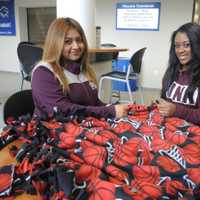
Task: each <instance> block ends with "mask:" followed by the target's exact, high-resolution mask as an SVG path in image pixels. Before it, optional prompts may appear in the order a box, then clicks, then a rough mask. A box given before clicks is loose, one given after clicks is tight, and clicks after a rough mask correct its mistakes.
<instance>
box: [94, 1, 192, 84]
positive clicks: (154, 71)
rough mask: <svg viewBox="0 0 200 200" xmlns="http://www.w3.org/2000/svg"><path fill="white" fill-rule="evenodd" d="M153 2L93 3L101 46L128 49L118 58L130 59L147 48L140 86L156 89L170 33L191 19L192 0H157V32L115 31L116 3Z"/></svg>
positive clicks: (165, 57) (166, 57)
mask: <svg viewBox="0 0 200 200" xmlns="http://www.w3.org/2000/svg"><path fill="white" fill-rule="evenodd" d="M140 1H141V2H156V0H131V1H130V0H129V1H127V0H97V1H96V7H97V9H96V25H99V26H101V32H102V43H104V42H110V43H114V44H116V45H117V46H119V47H125V48H128V49H129V51H128V52H126V53H120V56H128V57H130V56H131V55H132V54H133V53H134V51H136V50H137V49H139V48H142V47H147V50H146V53H145V56H144V64H143V69H142V86H143V87H146V88H160V87H161V80H162V76H163V73H164V71H165V69H166V66H167V62H168V51H169V45H170V37H171V33H172V31H174V30H175V29H176V28H178V27H179V26H180V25H182V24H184V23H185V22H190V21H191V19H192V9H193V0H161V1H160V2H161V16H160V30H159V31H133V30H115V20H116V19H115V18H116V17H115V15H116V3H117V2H120V3H122V2H140Z"/></svg>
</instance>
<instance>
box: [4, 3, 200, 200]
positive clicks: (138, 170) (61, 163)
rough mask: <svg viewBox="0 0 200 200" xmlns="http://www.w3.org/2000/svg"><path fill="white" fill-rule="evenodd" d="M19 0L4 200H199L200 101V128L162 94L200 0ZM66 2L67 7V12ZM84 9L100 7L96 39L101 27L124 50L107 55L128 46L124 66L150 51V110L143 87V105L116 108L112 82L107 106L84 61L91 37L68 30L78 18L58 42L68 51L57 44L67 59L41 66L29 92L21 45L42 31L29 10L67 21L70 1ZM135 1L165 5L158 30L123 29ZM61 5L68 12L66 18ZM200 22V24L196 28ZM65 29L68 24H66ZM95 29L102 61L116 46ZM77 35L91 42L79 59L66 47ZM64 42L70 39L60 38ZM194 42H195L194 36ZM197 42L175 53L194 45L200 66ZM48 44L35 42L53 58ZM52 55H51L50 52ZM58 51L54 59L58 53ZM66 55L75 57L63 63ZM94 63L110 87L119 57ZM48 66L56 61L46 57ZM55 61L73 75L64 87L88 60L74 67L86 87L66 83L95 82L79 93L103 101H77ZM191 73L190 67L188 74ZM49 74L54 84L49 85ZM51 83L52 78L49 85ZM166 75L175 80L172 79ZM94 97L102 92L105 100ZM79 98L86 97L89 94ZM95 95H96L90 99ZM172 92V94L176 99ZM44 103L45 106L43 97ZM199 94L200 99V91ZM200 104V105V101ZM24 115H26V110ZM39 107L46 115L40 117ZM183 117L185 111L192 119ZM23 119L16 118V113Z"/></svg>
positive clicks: (8, 81)
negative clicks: (124, 9) (108, 76)
mask: <svg viewBox="0 0 200 200" xmlns="http://www.w3.org/2000/svg"><path fill="white" fill-rule="evenodd" d="M3 1H7V0H0V4H1V2H3ZM10 1H12V0H10ZM13 1H14V20H15V30H16V31H15V33H14V34H13V35H10V36H8V35H1V34H0V52H1V53H0V176H1V179H0V200H1V199H4V198H5V199H13V200H17V199H20V200H27V199H29V200H34V199H37V200H42V199H46V200H47V199H51V200H54V199H61V200H64V199H76V200H86V199H90V200H91V199H92V200H97V199H105V200H114V199H121V200H122V199H140V200H147V199H155V200H156V199H179V200H181V199H182V200H183V199H187V200H191V199H194V200H199V199H200V120H199V119H200V117H199V116H200V114H199V113H200V112H199V110H200V109H199V105H197V106H198V108H197V109H196V107H197V106H196V105H195V106H196V107H195V109H196V110H197V111H198V113H197V114H198V115H193V116H194V117H193V118H194V120H197V121H198V123H196V122H194V121H191V120H187V119H185V118H184V117H181V116H180V117H179V116H176V115H175V114H174V113H173V114H174V115H164V114H163V113H162V112H161V109H160V108H159V105H161V103H162V101H164V98H163V99H162V98H161V97H160V96H161V88H162V78H163V75H164V73H165V71H166V69H167V66H168V59H169V51H170V46H171V36H172V33H173V32H174V31H175V30H176V29H177V28H178V27H180V26H181V25H183V24H185V23H188V22H194V21H195V20H196V21H195V22H197V23H199V24H200V17H199V15H197V18H196V19H195V15H194V13H195V12H196V3H199V7H198V9H197V11H198V14H200V0H13ZM61 2H63V3H64V4H65V5H63V6H62V4H61ZM77 3H80V5H82V8H83V7H85V8H86V6H85V5H88V7H90V4H89V3H92V5H93V6H94V10H93V11H94V13H91V17H92V18H91V19H89V21H90V22H94V24H89V28H91V27H92V30H93V33H95V40H96V27H101V33H100V34H101V36H100V44H106V43H110V44H115V45H116V48H115V47H113V48H110V49H113V50H112V51H110V52H109V51H108V50H109V48H107V51H108V52H106V53H113V52H114V49H115V50H116V49H117V48H118V49H124V50H120V51H119V54H118V60H120V59H121V61H122V60H126V61H127V60H129V59H130V58H131V56H132V55H133V54H134V53H135V52H136V51H137V50H139V49H142V48H144V47H145V48H146V49H145V53H144V56H143V59H142V69H141V79H140V84H141V86H142V93H143V96H144V104H142V105H141V104H140V103H141V101H140V100H141V99H142V98H141V96H140V93H139V92H138V91H136V92H134V91H132V97H133V100H136V102H135V103H133V102H131V101H129V102H128V104H123V105H122V104H118V102H117V101H116V102H115V103H114V102H109V101H108V98H107V95H109V92H110V90H111V85H110V84H109V85H108V84H107V82H106V83H104V85H103V88H104V89H105V91H103V96H104V97H103V99H100V100H105V99H106V101H104V102H105V104H102V102H100V101H99V98H98V97H99V96H98V91H97V89H98V86H99V85H101V84H99V85H98V84H97V87H96V84H94V82H95V81H94V82H92V81H93V79H89V78H90V77H89V78H88V77H87V76H86V75H87V73H86V72H87V70H88V69H85V68H87V67H86V64H85V63H84V62H85V59H84V58H85V57H86V56H85V54H84V53H85V52H84V48H85V46H86V44H85V43H84V42H85V41H84V36H82V35H81V33H80V32H79V31H78V29H76V28H75V27H73V26H72V27H70V28H69V29H68V30H67V31H66V27H67V28H68V24H67V23H68V22H67V21H68V20H70V19H65V20H63V19H62V20H60V21H62V24H64V26H63V31H62V33H63V34H62V39H59V38H61V36H59V37H58V39H59V41H58V42H57V44H60V45H58V46H60V47H59V49H60V51H59V50H58V47H56V48H57V49H56V48H55V49H56V50H55V52H56V51H57V52H62V57H61V56H60V55H61V54H59V53H55V54H57V55H56V56H55V57H56V59H54V60H55V61H49V63H47V64H49V65H48V66H45V65H46V63H44V62H43V63H39V64H38V65H37V67H36V68H35V71H33V73H32V74H31V75H32V88H31V81H30V80H29V81H25V83H24V86H23V88H21V83H22V82H21V80H22V76H21V72H20V69H21V64H22V63H20V61H19V56H18V52H17V49H18V45H19V43H20V42H21V41H32V39H33V38H34V37H33V38H32V39H30V38H31V37H32V36H33V35H32V36H30V30H33V29H34V31H35V33H37V31H41V30H40V29H39V26H40V25H39V22H38V24H37V23H36V24H34V25H32V27H31V28H30V27H29V26H28V21H29V20H30V18H29V19H28V14H30V13H28V12H29V11H30V10H31V9H32V8H53V10H51V11H52V12H53V15H55V18H56V17H60V16H61V15H62V14H63V13H64V16H63V17H71V16H68V15H67V14H68V13H67V12H65V8H66V5H67V4H69V5H70V4H73V5H74V7H76V6H77V7H79V8H80V7H81V6H80V5H77ZM128 3H130V4H136V3H138V5H141V4H144V3H147V4H148V5H149V4H151V3H153V4H154V5H159V6H160V7H159V11H160V12H159V21H158V25H159V26H158V29H156V30H155V29H154V30H150V29H142V30H141V29H137V30H136V29H126V30H125V29H121V30H120V29H117V28H116V18H117V14H116V13H117V6H118V5H119V4H120V5H121V4H128ZM140 3H141V4H140ZM58 5H59V6H58ZM93 6H92V7H93ZM0 8H1V5H0ZM61 9H62V14H61V12H60V11H61ZM83 10H84V9H83ZM0 11H1V10H0ZM71 11H72V12H73V13H74V14H76V12H78V13H77V14H78V15H79V14H80V13H79V12H80V10H78V9H77V10H76V9H74V10H73V9H72V10H71ZM84 11H85V13H84V12H83V13H82V14H83V18H85V17H86V12H87V9H85V10H84ZM0 14H1V12H0ZM87 17H89V18H90V13H87ZM87 17H86V18H87ZM52 20H53V19H52ZM33 21H34V20H33ZM58 21H59V20H58ZM0 22H1V21H0ZM80 23H82V21H81V22H80ZM81 25H83V24H81ZM193 25H194V24H193ZM0 26H1V23H0ZM195 26H197V25H196V24H195ZM198 27H199V26H198ZM0 28H1V27H0ZM29 28H30V29H29ZM84 28H85V27H84V26H83V29H84ZM59 29H61V28H60V27H59ZM56 30H57V29H56ZM59 31H60V30H59ZM70 31H72V32H75V34H74V35H76V36H71V35H70V34H69V32H70ZM84 31H85V30H84ZM76 32H77V33H78V36H77V33H76ZM85 32H86V37H88V44H89V50H88V54H89V56H91V54H92V53H94V52H95V55H97V52H98V51H99V52H100V53H102V52H101V50H103V52H104V50H106V47H102V46H97V45H96V41H93V39H92V38H91V37H90V36H91V35H89V34H87V31H85ZM199 32H200V28H199ZM0 33H1V30H0ZM54 33H56V34H57V31H55V30H54ZM179 33H180V32H179ZM195 33H196V32H195ZM183 34H184V32H183ZM69 35H70V36H69ZM79 35H80V36H79ZM199 35H200V34H199ZM52 38H55V37H51V39H49V40H47V41H52ZM68 38H70V40H73V41H75V42H76V43H77V41H81V42H80V44H79V46H78V45H77V44H76V43H75V44H76V45H77V49H78V51H79V54H78V55H79V57H76V58H75V59H74V60H73V59H70V57H67V56H65V54H64V53H65V52H64V50H65V48H63V47H65V45H68V44H66V43H67V40H68ZM61 40H62V43H61V42H60V41H61ZM76 40H77V41H76ZM173 41H174V40H173ZM191 41H192V42H193V40H191ZM191 41H185V40H184V41H181V42H180V41H179V42H176V43H175V42H174V43H175V44H174V51H175V49H176V48H177V46H179V47H178V48H180V46H181V49H184V51H185V48H188V49H189V50H188V51H187V53H188V52H189V53H188V54H189V56H187V55H188V54H187V53H186V58H188V57H189V58H190V59H191V60H192V56H193V55H194V54H193V55H192V53H193V52H192V51H193V49H195V48H193V49H192V48H191V47H192V46H195V45H193V44H194V43H192V42H191ZM196 41H197V40H196ZM43 42H44V41H42V42H39V43H37V44H36V45H35V44H33V45H32V47H35V46H37V48H40V50H41V52H43V49H45V48H42V47H43V46H42V45H43V44H44V43H43ZM93 42H95V43H93ZM186 42H187V44H186ZM50 43H51V42H49V43H48V46H51V51H50V52H52V49H53V50H54V47H55V46H56V45H49V44H50ZM63 43H64V45H63ZM196 43H198V42H196ZM53 44H54V43H53ZM84 45H85V46H84ZM27 46H28V45H27ZM29 46H31V45H29ZM38 46H39V47H38ZM45 47H46V43H45ZM195 47H196V46H195ZM67 48H69V49H68V52H70V51H72V50H71V49H72V44H70V45H68V46H67ZM63 49H64V50H63ZM92 49H95V50H94V52H93V51H91V50H92ZM196 49H198V48H196ZM196 49H195V50H196ZM81 50H82V52H81ZM45 51H47V50H46V49H45ZM80 52H81V53H80ZM91 52H92V53H91ZM99 52H98V53H99ZM191 52H192V53H191ZM104 53H105V52H104ZM41 54H42V53H41ZM75 54H77V52H75ZM44 55H45V54H44ZM50 55H51V56H52V54H50ZM105 55H106V54H105ZM109 55H112V54H109ZM44 57H45V56H44ZM52 57H53V56H52ZM177 57H178V56H177ZM183 57H184V56H183ZM62 58H64V59H65V60H64V61H63V60H62ZM89 58H90V60H91V61H92V62H91V63H90V64H91V67H92V68H93V69H94V71H95V72H96V74H97V80H98V83H101V81H100V80H101V74H103V73H107V72H108V71H110V70H112V69H113V60H112V57H109V59H108V60H103V61H102V60H100V61H98V62H97V60H95V61H94V60H92V59H93V57H92V56H91V57H89ZM95 58H96V57H95ZM47 60H48V59H47ZM43 61H46V60H45V59H44V60H43ZM61 61H63V62H61ZM69 61H70V62H69ZM77 61H78V62H77ZM86 61H87V59H86ZM198 61H199V60H198ZM59 62H60V63H59ZM68 62H69V63H68ZM189 62H190V60H189V61H187V63H186V64H183V66H185V65H186V66H187V67H188V66H189V65H188V63H189ZM54 63H56V64H55V65H57V63H59V64H58V65H57V66H58V67H59V68H60V69H59V70H60V71H61V72H63V77H64V78H63V79H64V81H66V79H67V81H68V80H70V75H69V74H70V73H71V72H70V70H69V68H70V67H71V63H72V64H78V65H72V67H73V66H75V67H76V69H78V71H79V72H78V73H77V74H75V73H74V74H73V73H71V74H72V75H73V77H75V78H76V80H78V81H77V82H76V80H75V81H74V80H72V82H70V81H69V83H68V82H67V81H66V82H67V84H66V86H68V87H69V85H70V84H77V85H78V84H79V85H82V84H83V83H87V85H88V87H89V88H90V90H87V88H86V87H85V85H83V86H81V87H79V85H78V87H79V88H80V89H79V90H78V91H80V92H77V89H74V94H75V95H77V99H78V100H81V101H82V100H85V99H89V100H91V99H92V98H93V97H94V99H95V100H97V101H98V102H100V104H98V105H96V104H92V103H91V104H87V103H82V102H80V103H79V102H78V103H77V102H73V101H71V99H70V98H71V96H70V90H67V88H65V87H64V86H65V85H64V86H63V85H62V84H60V83H63V82H62V81H61V82H59V81H60V80H59V78H60V77H59V76H56V75H57V74H58V73H57V74H56V73H55V74H52V72H55V68H53V67H54ZM86 63H87V62H86ZM180 63H181V62H180ZM84 64H85V65H84ZM181 64H182V63H181ZM181 64H179V65H178V67H180V65H181ZM34 66H35V64H34ZM57 66H56V67H57ZM77 66H78V68H77ZM196 66H197V67H196ZM48 67H49V68H48ZM62 67H63V68H64V69H63V68H62ZM72 67H71V68H72ZM84 67H85V68H84ZM181 67H182V66H181ZM195 67H196V68H195V69H197V68H198V67H199V65H195ZM191 68H192V67H191ZM38 69H39V70H41V72H44V73H43V74H42V75H40V77H41V79H34V76H35V73H36V72H37V71H36V70H38ZM82 69H84V70H85V71H86V72H85V71H83V70H82ZM178 69H180V68H178ZM186 69H187V68H186ZM60 71H59V72H60ZM64 71H65V72H66V71H68V74H67V73H65V74H64ZM88 71H89V70H88ZM177 71H178V70H177ZM45 72H46V74H45ZM182 72H183V70H182V68H181V70H180V73H182ZM88 74H89V72H88ZM61 75H62V74H61ZM82 75H84V77H83V78H84V79H83V82H81V81H82V80H81V77H82ZM198 75H199V73H198V74H197V76H198ZM48 76H49V77H50V78H52V79H51V80H50V79H48ZM197 76H195V78H196V77H197ZM73 77H72V78H73ZM177 77H178V76H177ZM43 78H44V79H46V80H45V81H43ZM65 78H66V79H65ZM68 78H69V79H68ZM85 78H86V79H85ZM166 79H167V80H168V79H170V78H169V76H168V77H167V78H166ZM196 79H198V78H196ZM38 80H39V81H38ZM85 80H86V81H85ZM34 81H35V83H36V84H35V85H37V84H38V83H39V84H38V86H37V90H35V91H36V92H35V91H34ZM73 81H74V82H73ZM41 83H42V84H41ZM45 83H49V85H47V84H46V85H45ZM54 83H55V84H54ZM198 83H199V82H198ZM177 84H179V83H177ZM183 84H185V83H183ZM54 85H55V86H54ZM77 85H75V86H77ZM41 86H42V87H41ZM73 86H74V85H73ZM73 86H72V87H71V85H70V87H71V88H72V89H73ZM170 86H171V85H170ZM184 87H185V85H184ZM186 87H188V86H186ZM41 88H42V89H41ZM71 88H70V89H71ZM99 88H100V87H99ZM171 88H172V86H171V87H170V90H171V91H172V89H171ZM179 88H180V87H179ZM49 89H50V90H49ZM194 89H195V90H193V91H192V92H193V93H194V94H195V95H196V93H197V92H196V88H194ZM180 90H181V89H180ZM52 91H53V92H52ZM55 91H56V92H55ZM91 91H92V92H95V95H93V94H92V92H91ZM182 91H183V89H182ZM23 92H28V95H27V96H28V98H29V100H30V101H26V100H25V99H27V96H26V95H24V94H25V93H23ZM34 92H35V93H34ZM37 92H38V93H37ZM54 92H55V93H54ZM65 92H66V93H65ZM67 92H68V93H67ZM39 93H40V94H39ZM79 93H81V96H80V95H79ZM175 93H176V91H175ZM177 93H178V92H177ZM13 94H14V95H16V94H18V95H16V96H17V97H18V101H16V98H12V99H11V98H9V97H13ZM86 94H87V95H88V98H86ZM129 94H130V93H129V92H128V91H123V92H122V94H121V95H122V98H123V99H125V100H127V99H128V98H129V97H130V95H129ZM167 94H168V91H167V92H166V96H167ZM34 95H35V96H34ZM40 95H41V96H40ZM42 95H43V96H42ZM16 96H14V97H16ZM105 96H106V98H105ZM188 96H189V95H188ZM196 96H197V95H196ZM37 97H38V99H39V100H40V101H38V99H37ZM54 97H56V98H55V101H50V100H52V99H53V98H54ZM45 98H46V99H47V100H46V99H45ZM48 98H49V99H50V100H49V99H48ZM115 98H116V99H114V98H113V99H114V100H118V99H117V98H118V97H115ZM189 98H190V96H189ZM197 98H198V100H199V88H198V97H197ZM9 99H11V100H12V101H10V102H11V103H10V105H9V104H8V102H9V101H8V100H9ZM13 99H14V100H13ZM190 99H191V98H190ZM138 100H139V101H138ZM186 100H187V99H186ZM191 101H192V100H191ZM16 102H17V103H16ZM60 102H61V103H60ZM63 102H64V103H66V104H64V103H63ZM165 102H167V103H169V104H170V105H172V104H173V103H171V102H169V101H165ZM112 103H113V104H112ZM183 103H184V102H183ZM189 103H190V102H189ZM48 104H49V105H50V106H51V107H50V109H49V112H48V109H47V107H48V106H49V105H48ZM197 104H199V101H198V102H197ZM191 105H192V106H193V104H188V105H186V106H188V107H192V106H191ZM181 106H182V105H181ZM183 106H185V105H183ZM193 107H194V106H193ZM193 107H192V109H193ZM5 108H7V110H6V109H5ZM27 108H28V109H27ZM38 108H39V109H38ZM40 108H42V109H43V108H44V110H42V109H41V110H42V112H40ZM62 108H64V109H65V108H66V110H62ZM94 108H95V109H96V110H97V111H98V110H100V111H101V112H99V113H96V112H95V110H94V111H93V109H94ZM110 108H111V109H110ZM117 108H120V109H119V112H120V114H119V115H117V114H118V112H117V111H118V109H117ZM173 108H174V107H173ZM175 108H176V107H175ZM26 109H27V110H26ZM45 109H46V110H45ZM90 109H91V111H90ZM101 109H102V110H101ZM107 109H110V110H111V111H109V110H108V114H107V115H104V110H106V111H107ZM189 109H190V108H189ZM195 109H194V110H195ZM22 110H23V111H25V113H23V114H21V111H22ZM18 111H19V112H18ZM37 111H38V113H39V115H37V113H36V112H37ZM43 111H44V112H43ZM181 111H182V110H180V113H181V114H182V112H181ZM109 112H110V113H109ZM111 112H112V113H111ZM5 113H6V115H5ZM102 113H103V114H102ZM191 113H192V112H191V110H189V111H188V110H186V111H185V113H184V114H185V116H186V117H188V116H191V115H192V114H191ZM14 114H16V115H15V116H14ZM112 114H113V115H112Z"/></svg>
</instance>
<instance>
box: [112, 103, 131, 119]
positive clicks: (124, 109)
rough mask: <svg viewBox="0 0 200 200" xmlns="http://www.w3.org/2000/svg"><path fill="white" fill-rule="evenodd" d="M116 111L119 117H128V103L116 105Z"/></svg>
mask: <svg viewBox="0 0 200 200" xmlns="http://www.w3.org/2000/svg"><path fill="white" fill-rule="evenodd" d="M115 113H116V116H115V117H117V118H120V117H126V116H127V114H128V104H117V105H115Z"/></svg>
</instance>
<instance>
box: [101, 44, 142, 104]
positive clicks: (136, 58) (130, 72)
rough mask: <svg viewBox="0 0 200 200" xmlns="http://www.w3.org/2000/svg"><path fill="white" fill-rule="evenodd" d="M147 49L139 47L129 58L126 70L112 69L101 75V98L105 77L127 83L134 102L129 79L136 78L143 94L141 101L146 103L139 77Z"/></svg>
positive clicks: (130, 97)
mask: <svg viewBox="0 0 200 200" xmlns="http://www.w3.org/2000/svg"><path fill="white" fill-rule="evenodd" d="M145 50H146V47H145V48H142V49H139V50H138V51H136V52H135V53H134V54H133V55H132V57H131V58H130V60H129V65H128V69H127V71H126V72H120V71H112V72H109V73H106V74H103V75H101V77H100V81H99V94H98V95H99V98H101V93H102V84H103V81H104V80H105V79H107V80H114V81H119V82H124V83H126V85H127V89H128V95H129V102H130V103H133V97H132V92H131V87H130V83H129V80H136V81H137V84H138V85H137V90H138V91H139V92H140V96H141V103H142V104H144V98H143V94H142V88H141V85H140V82H139V77H140V71H141V67H142V60H143V55H144V52H145ZM111 94H112V92H111ZM111 98H112V95H111Z"/></svg>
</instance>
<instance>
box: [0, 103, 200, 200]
mask: <svg viewBox="0 0 200 200" xmlns="http://www.w3.org/2000/svg"><path fill="white" fill-rule="evenodd" d="M13 140H22V141H23V144H22V146H21V147H20V148H17V147H16V146H12V148H11V149H10V153H11V154H12V155H13V156H15V157H16V159H17V161H18V163H17V164H10V165H6V166H3V167H1V168H0V198H6V197H12V196H16V195H18V194H20V193H23V192H26V193H30V194H39V195H40V197H41V198H42V199H50V200H56V199H57V200H58V199H60V200H67V199H76V200H78V199H80V200H85V199H89V200H101V199H105V200H107V199H109V200H112V199H113V200H114V199H124V200H129V199H136V200H147V199H148V200H150V199H159V200H167V199H179V200H184V199H188V200H189V199H200V127H199V126H196V125H194V124H191V123H188V122H186V121H184V120H182V119H179V118H164V117H162V116H161V115H160V114H159V112H158V110H157V107H156V105H151V106H149V107H147V106H143V105H137V104H132V105H130V107H129V115H128V117H125V118H120V119H99V118H96V117H85V118H83V117H80V116H68V117H66V116H64V115H62V114H60V113H57V114H56V115H55V117H54V118H52V119H49V120H41V119H31V118H29V117H27V116H24V117H21V118H20V119H19V120H17V121H12V120H11V121H10V122H9V125H8V126H6V127H4V129H3V130H2V132H1V136H0V148H3V147H4V146H6V144H8V143H10V142H12V141H13Z"/></svg>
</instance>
